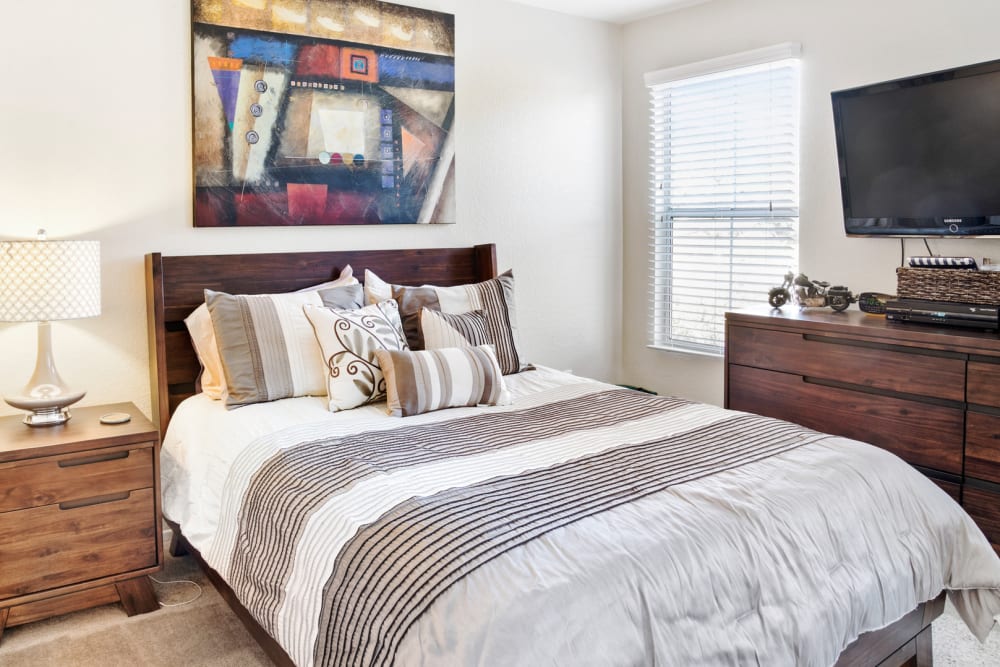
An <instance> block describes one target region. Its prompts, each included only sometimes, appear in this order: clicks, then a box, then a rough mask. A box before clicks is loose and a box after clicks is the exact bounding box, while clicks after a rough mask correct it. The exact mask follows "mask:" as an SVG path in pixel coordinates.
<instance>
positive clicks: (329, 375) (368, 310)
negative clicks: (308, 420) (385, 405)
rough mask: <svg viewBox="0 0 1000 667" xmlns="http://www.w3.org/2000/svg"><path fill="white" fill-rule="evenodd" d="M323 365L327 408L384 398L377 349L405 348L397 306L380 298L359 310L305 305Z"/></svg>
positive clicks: (342, 406)
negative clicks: (376, 355) (324, 366)
mask: <svg viewBox="0 0 1000 667" xmlns="http://www.w3.org/2000/svg"><path fill="white" fill-rule="evenodd" d="M303 310H304V311H305V313H306V317H307V318H309V322H310V323H311V324H312V326H313V331H315V333H316V340H317V341H318V342H319V346H320V349H321V350H322V352H323V360H324V362H325V364H326V369H325V370H326V383H327V394H328V396H329V397H330V404H329V407H330V412H337V411H339V410H350V409H351V408H356V407H358V406H359V405H364V404H365V403H371V402H372V401H378V400H382V399H384V398H385V377H384V376H383V375H382V370H381V369H380V368H379V365H378V360H377V359H376V357H375V352H376V350H387V351H400V350H407V349H409V347H408V346H407V344H406V338H405V337H404V336H403V325H402V322H400V319H399V307H398V306H397V305H396V302H395V301H383V302H381V303H376V304H373V305H371V306H365V307H364V308H361V309H358V310H339V309H336V308H322V307H320V306H308V305H307V306H303Z"/></svg>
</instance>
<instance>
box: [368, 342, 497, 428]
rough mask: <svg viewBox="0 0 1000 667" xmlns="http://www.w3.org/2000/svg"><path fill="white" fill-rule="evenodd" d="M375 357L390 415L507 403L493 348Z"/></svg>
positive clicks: (389, 353)
mask: <svg viewBox="0 0 1000 667" xmlns="http://www.w3.org/2000/svg"><path fill="white" fill-rule="evenodd" d="M375 356H376V357H377V358H378V363H379V366H380V367H381V368H382V373H383V374H384V375H385V385H386V395H387V400H388V409H389V414H391V415H393V416H395V417H410V416H412V415H419V414H422V413H424V412H431V411H433V410H441V409H443V408H457V407H465V406H473V405H509V404H510V402H511V398H510V392H508V391H507V387H506V385H505V384H504V381H503V375H501V374H500V364H498V363H497V357H496V353H495V352H494V351H493V346H492V345H479V346H477V347H467V348H457V347H451V348H444V349H440V350H420V351H417V352H413V351H403V352H395V351H391V350H377V351H376V352H375Z"/></svg>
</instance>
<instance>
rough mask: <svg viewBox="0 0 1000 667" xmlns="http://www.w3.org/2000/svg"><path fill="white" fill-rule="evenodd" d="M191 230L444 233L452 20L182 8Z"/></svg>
mask: <svg viewBox="0 0 1000 667" xmlns="http://www.w3.org/2000/svg"><path fill="white" fill-rule="evenodd" d="M191 16H192V51H193V82H194V128H193V129H194V178H195V196H194V224H195V226H196V227H229V226H242V227H245V226H268V225H271V226H273V225H351V224H400V223H404V224H406V223H410V224H412V223H422V224H428V223H453V222H455V143H454V120H455V22H454V16H453V15H451V14H444V13H441V12H432V11H428V10H423V9H416V8H413V7H405V6H401V5H394V4H389V3H384V2H376V1H374V0H192V11H191Z"/></svg>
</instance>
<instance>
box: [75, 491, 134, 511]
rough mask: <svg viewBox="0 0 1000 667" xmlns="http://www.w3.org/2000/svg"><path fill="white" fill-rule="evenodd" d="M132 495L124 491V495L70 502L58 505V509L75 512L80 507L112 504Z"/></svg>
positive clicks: (116, 494)
mask: <svg viewBox="0 0 1000 667" xmlns="http://www.w3.org/2000/svg"><path fill="white" fill-rule="evenodd" d="M131 495H132V492H131V491H125V492H124V493H114V494H111V495H109V496H97V497H96V498H86V499H84V500H71V501H69V502H65V503H59V509H61V510H75V509H80V508H81V507H90V506H92V505H103V504H104V503H113V502H116V501H118V500H128V497H129V496H131Z"/></svg>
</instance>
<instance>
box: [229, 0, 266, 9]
mask: <svg viewBox="0 0 1000 667" xmlns="http://www.w3.org/2000/svg"><path fill="white" fill-rule="evenodd" d="M233 4H234V5H242V6H244V7H249V8H250V9H265V8H266V7H267V0H233Z"/></svg>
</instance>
